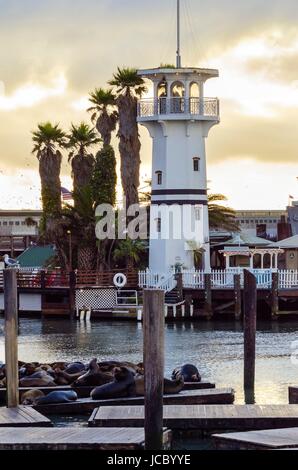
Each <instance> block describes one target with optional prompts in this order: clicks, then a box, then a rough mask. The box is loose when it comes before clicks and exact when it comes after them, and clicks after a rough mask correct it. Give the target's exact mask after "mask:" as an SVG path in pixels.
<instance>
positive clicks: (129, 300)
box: [116, 290, 138, 306]
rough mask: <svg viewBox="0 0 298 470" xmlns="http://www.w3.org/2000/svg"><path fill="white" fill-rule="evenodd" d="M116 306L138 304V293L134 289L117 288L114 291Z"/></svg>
mask: <svg viewBox="0 0 298 470" xmlns="http://www.w3.org/2000/svg"><path fill="white" fill-rule="evenodd" d="M116 305H117V306H124V305H125V306H136V305H138V293H137V291H136V290H119V291H117V292H116Z"/></svg>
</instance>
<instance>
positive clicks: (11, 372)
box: [4, 269, 19, 408]
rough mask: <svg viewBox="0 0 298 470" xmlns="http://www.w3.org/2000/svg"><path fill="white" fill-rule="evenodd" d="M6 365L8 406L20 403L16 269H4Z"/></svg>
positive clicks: (13, 406) (11, 406)
mask: <svg viewBox="0 0 298 470" xmlns="http://www.w3.org/2000/svg"><path fill="white" fill-rule="evenodd" d="M4 311H5V365H6V380H7V383H6V390H7V395H6V397H7V407H8V408H15V407H16V406H18V404H19V376H18V374H19V371H18V336H17V335H18V291H17V272H16V270H15V269H5V270H4Z"/></svg>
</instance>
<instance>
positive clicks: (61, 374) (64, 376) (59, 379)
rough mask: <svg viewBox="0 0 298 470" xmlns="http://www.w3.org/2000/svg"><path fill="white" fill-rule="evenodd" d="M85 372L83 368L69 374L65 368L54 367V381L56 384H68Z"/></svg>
mask: <svg viewBox="0 0 298 470" xmlns="http://www.w3.org/2000/svg"><path fill="white" fill-rule="evenodd" d="M84 373H85V371H84V370H82V371H81V372H77V373H76V374H69V373H67V372H66V369H65V370H61V369H55V382H56V384H57V385H69V384H72V383H73V382H75V381H76V380H77V379H78V378H79V377H81V376H82V375H83V374H84Z"/></svg>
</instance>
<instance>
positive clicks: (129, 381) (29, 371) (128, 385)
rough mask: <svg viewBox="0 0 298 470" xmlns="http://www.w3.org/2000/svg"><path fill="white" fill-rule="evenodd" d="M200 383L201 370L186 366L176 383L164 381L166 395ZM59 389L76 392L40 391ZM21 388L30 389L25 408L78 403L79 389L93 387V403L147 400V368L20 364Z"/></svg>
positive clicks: (2, 379)
mask: <svg viewBox="0 0 298 470" xmlns="http://www.w3.org/2000/svg"><path fill="white" fill-rule="evenodd" d="M200 381H201V376H200V374H199V371H198V369H197V367H196V366H194V365H192V364H185V365H183V366H181V367H178V368H176V369H174V370H173V373H172V380H169V379H166V378H165V379H164V393H165V394H175V393H179V392H180V391H181V390H182V389H183V387H184V382H200ZM58 385H70V386H71V387H72V388H73V389H74V390H67V391H62V390H53V391H51V392H50V393H48V394H47V395H45V394H44V393H43V392H42V391H41V390H38V388H39V387H56V386H58ZM19 386H20V387H26V388H29V389H30V390H28V391H26V392H24V393H23V394H22V396H21V403H22V404H25V405H39V404H49V403H67V402H70V401H74V400H77V398H78V396H77V393H76V391H75V389H76V388H79V387H87V386H89V387H92V391H91V393H90V397H91V398H92V399H93V400H100V399H107V398H122V397H135V396H144V389H145V385H144V366H143V364H142V363H139V364H133V363H132V362H124V361H122V362H120V361H104V362H98V361H97V359H92V360H91V361H90V362H89V364H87V365H86V364H84V363H83V362H80V361H77V362H72V363H67V362H54V363H50V364H46V363H43V364H41V363H37V362H32V363H25V362H21V361H20V362H19ZM0 387H6V369H5V364H2V365H0ZM31 388H32V390H31Z"/></svg>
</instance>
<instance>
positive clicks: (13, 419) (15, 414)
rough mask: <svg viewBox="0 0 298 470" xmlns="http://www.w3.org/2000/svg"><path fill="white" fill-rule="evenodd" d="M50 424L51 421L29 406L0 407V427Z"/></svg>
mask: <svg viewBox="0 0 298 470" xmlns="http://www.w3.org/2000/svg"><path fill="white" fill-rule="evenodd" d="M4 426H5V427H9V426H18V427H19V426H20V427H24V426H25V427H27V426H30V427H31V426H52V423H51V421H50V420H49V419H48V418H46V417H45V416H42V415H41V414H40V413H38V412H37V411H36V410H34V409H32V408H30V407H29V406H18V407H16V408H6V407H1V408H0V427H4Z"/></svg>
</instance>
